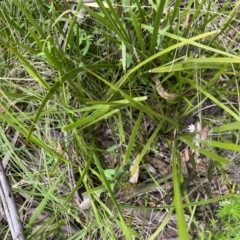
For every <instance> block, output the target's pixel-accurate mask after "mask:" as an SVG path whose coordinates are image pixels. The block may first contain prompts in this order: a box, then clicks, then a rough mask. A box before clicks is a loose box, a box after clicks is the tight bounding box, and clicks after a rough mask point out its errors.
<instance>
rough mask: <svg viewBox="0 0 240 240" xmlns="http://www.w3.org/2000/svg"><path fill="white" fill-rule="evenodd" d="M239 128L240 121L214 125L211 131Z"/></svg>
mask: <svg viewBox="0 0 240 240" xmlns="http://www.w3.org/2000/svg"><path fill="white" fill-rule="evenodd" d="M239 129H240V122H233V123H228V124H224V125H221V126H219V127H214V128H213V129H212V131H213V132H224V131H232V130H239Z"/></svg>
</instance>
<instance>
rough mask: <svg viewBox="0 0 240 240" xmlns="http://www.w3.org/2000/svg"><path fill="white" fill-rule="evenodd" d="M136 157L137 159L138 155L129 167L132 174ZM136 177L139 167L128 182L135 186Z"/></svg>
mask: <svg viewBox="0 0 240 240" xmlns="http://www.w3.org/2000/svg"><path fill="white" fill-rule="evenodd" d="M138 157H139V154H138V155H137V156H136V157H135V159H134V160H133V164H132V166H131V167H130V172H132V170H133V167H134V165H135V162H136V161H137V159H138ZM138 177H139V166H138V168H137V170H136V171H135V173H134V174H133V175H132V176H131V177H130V178H129V180H128V182H130V183H132V184H136V183H138Z"/></svg>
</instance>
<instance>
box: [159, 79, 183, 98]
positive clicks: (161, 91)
mask: <svg viewBox="0 0 240 240" xmlns="http://www.w3.org/2000/svg"><path fill="white" fill-rule="evenodd" d="M155 84H156V88H157V92H158V94H159V95H160V96H161V97H162V98H164V99H170V100H174V99H176V98H178V96H179V95H178V94H176V93H168V92H166V91H165V90H164V89H163V87H162V85H161V83H160V81H159V80H158V79H155Z"/></svg>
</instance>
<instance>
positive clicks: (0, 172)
mask: <svg viewBox="0 0 240 240" xmlns="http://www.w3.org/2000/svg"><path fill="white" fill-rule="evenodd" d="M18 136H19V133H18V132H16V133H15V135H14V137H13V139H12V145H13V146H14V145H15V143H16V141H17V138H18ZM10 157H11V151H9V152H7V153H6V155H5V157H4V158H3V160H2V161H0V197H1V200H2V204H3V208H4V212H5V215H6V218H7V221H8V225H9V229H10V232H11V235H12V239H14V240H25V239H26V238H25V236H24V234H23V227H22V223H21V221H20V218H19V214H18V210H17V206H16V203H15V201H14V197H13V193H12V190H11V187H10V184H9V182H8V179H7V176H6V173H5V167H6V166H7V164H8V161H9V159H10Z"/></svg>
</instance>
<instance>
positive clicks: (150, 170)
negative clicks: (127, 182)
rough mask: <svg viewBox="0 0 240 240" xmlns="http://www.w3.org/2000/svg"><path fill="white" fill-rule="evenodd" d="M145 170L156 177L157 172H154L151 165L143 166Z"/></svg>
mask: <svg viewBox="0 0 240 240" xmlns="http://www.w3.org/2000/svg"><path fill="white" fill-rule="evenodd" d="M145 168H146V169H147V170H148V171H149V172H150V173H152V174H154V175H156V174H157V172H156V169H155V168H154V167H153V166H152V165H151V164H148V163H147V164H145Z"/></svg>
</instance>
